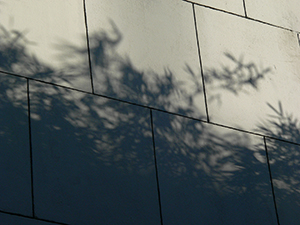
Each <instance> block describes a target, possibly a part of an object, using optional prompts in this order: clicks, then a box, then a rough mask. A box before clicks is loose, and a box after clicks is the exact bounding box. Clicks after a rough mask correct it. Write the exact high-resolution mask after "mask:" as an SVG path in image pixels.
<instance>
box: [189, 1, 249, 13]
mask: <svg viewBox="0 0 300 225" xmlns="http://www.w3.org/2000/svg"><path fill="white" fill-rule="evenodd" d="M192 2H195V3H199V4H203V5H207V6H211V7H213V8H217V9H221V10H224V11H228V12H233V13H236V14H239V15H242V16H244V15H245V12H244V5H243V0H222V1H220V0H194V1H192Z"/></svg>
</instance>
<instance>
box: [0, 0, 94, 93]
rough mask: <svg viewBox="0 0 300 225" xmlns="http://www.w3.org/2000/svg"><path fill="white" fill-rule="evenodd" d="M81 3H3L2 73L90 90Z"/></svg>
mask: <svg viewBox="0 0 300 225" xmlns="http://www.w3.org/2000/svg"><path fill="white" fill-rule="evenodd" d="M83 11H84V9H83V2H82V0H64V1H61V0H43V1H40V0H30V1H27V0H2V1H1V14H0V21H1V24H0V38H1V43H0V51H1V54H0V59H1V62H0V70H4V71H7V72H12V73H17V74H21V75H26V76H29V77H34V78H37V79H42V80H45V81H49V82H53V83H57V84H62V85H65V86H71V87H75V88H80V89H83V90H87V91H90V90H91V81H90V75H89V63H88V55H87V45H86V35H85V25H84V13H83Z"/></svg>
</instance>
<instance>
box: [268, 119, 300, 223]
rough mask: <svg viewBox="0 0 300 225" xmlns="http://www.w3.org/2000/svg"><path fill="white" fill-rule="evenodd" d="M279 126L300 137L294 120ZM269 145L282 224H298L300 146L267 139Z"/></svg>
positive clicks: (299, 205) (299, 207)
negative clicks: (288, 124)
mask: <svg viewBox="0 0 300 225" xmlns="http://www.w3.org/2000/svg"><path fill="white" fill-rule="evenodd" d="M279 126H280V128H281V129H283V130H285V131H286V132H289V133H290V134H293V135H294V136H295V138H297V139H299V138H300V137H299V133H298V131H297V130H295V129H293V128H294V126H293V123H292V122H291V123H290V126H284V125H283V124H279ZM286 128H287V129H286ZM267 147H268V152H269V158H270V165H271V171H272V177H273V184H274V189H275V196H276V204H277V208H278V215H279V221H280V224H282V225H288V224H297V223H299V220H300V216H299V212H300V194H299V193H300V178H299V171H300V147H299V146H297V145H294V144H289V143H286V142H282V141H276V140H272V139H267Z"/></svg>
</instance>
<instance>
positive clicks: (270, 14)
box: [245, 0, 300, 31]
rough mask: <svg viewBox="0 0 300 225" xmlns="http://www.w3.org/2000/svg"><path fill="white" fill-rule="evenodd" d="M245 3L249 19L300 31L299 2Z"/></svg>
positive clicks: (254, 0) (263, 0) (249, 0)
mask: <svg viewBox="0 0 300 225" xmlns="http://www.w3.org/2000/svg"><path fill="white" fill-rule="evenodd" d="M245 1H246V8H247V13H248V16H249V17H251V18H254V19H258V20H262V21H264V22H267V23H272V24H275V25H278V26H282V27H285V28H289V29H293V30H296V31H300V16H299V10H300V2H299V1H298V0H289V1H281V0H245Z"/></svg>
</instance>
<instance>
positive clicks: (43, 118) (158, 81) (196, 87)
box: [0, 23, 299, 224]
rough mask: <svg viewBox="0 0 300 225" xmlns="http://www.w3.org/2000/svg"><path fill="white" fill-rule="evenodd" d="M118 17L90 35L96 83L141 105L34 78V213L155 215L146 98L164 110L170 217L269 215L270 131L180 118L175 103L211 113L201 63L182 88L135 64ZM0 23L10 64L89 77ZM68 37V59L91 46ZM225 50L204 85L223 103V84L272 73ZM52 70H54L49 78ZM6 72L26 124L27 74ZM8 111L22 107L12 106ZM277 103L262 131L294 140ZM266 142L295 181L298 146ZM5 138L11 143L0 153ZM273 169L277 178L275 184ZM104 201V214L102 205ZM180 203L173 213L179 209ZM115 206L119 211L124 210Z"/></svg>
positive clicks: (132, 218)
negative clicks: (53, 61) (202, 105)
mask: <svg viewBox="0 0 300 225" xmlns="http://www.w3.org/2000/svg"><path fill="white" fill-rule="evenodd" d="M112 27H113V31H112V32H111V33H108V32H105V31H100V32H99V33H96V34H91V35H90V43H91V49H90V54H91V60H92V65H93V69H94V71H97V72H98V74H100V75H101V77H99V78H98V82H100V89H99V90H100V91H101V94H103V95H106V96H107V97H109V98H116V99H120V100H122V101H127V102H131V103H135V104H136V103H138V104H140V105H143V106H144V107H142V106H136V105H135V106H134V105H129V104H127V103H123V102H120V101H116V100H112V99H109V98H102V97H100V96H96V95H91V94H88V93H82V92H80V91H74V90H70V89H66V88H63V87H58V86H55V85H50V84H44V83H41V82H37V81H32V80H30V82H29V84H30V85H29V88H30V89H29V91H30V110H31V111H30V112H31V125H32V126H31V132H32V147H33V168H34V174H33V175H34V177H35V183H34V185H35V190H36V193H35V199H36V200H35V201H36V202H35V204H36V206H38V207H37V208H38V210H37V214H38V215H39V216H40V217H42V218H54V219H55V220H57V221H61V222H68V223H69V222H83V223H84V222H86V217H85V216H83V215H88V216H89V218H91V219H90V221H89V222H91V223H94V222H95V221H93V219H92V218H97V219H99V220H101V221H102V222H103V224H113V223H115V224H121V223H122V222H124V220H126V221H128V223H130V224H140V223H141V221H143V224H152V223H156V222H157V221H159V218H158V210H157V207H158V204H157V197H156V178H155V161H154V156H153V149H152V132H151V119H152V118H151V117H150V110H149V108H148V107H155V108H156V109H159V110H162V111H165V112H161V111H159V110H153V124H154V141H155V146H156V149H155V150H156V152H157V163H158V175H159V182H160V184H161V193H162V212H163V217H164V218H166V219H168V220H169V221H172V222H173V224H180V223H183V222H184V221H185V223H187V221H188V224H195V223H197V222H199V221H196V219H200V218H202V221H205V223H206V224H216V223H218V222H219V221H223V223H224V224H271V223H273V221H274V219H275V217H274V211H273V205H272V193H271V186H270V181H269V177H268V168H267V163H266V157H265V147H264V145H263V139H262V138H257V137H255V138H254V139H255V140H254V141H253V137H252V135H248V134H244V133H242V132H236V131H231V130H229V129H225V128H220V127H215V126H213V125H210V124H205V123H203V122H200V120H197V121H196V120H192V119H187V118H184V117H182V116H175V115H174V113H175V114H179V115H183V116H186V115H197V119H204V116H203V115H202V114H201V112H199V111H198V109H197V107H196V106H195V102H194V101H195V99H196V98H197V97H198V96H202V95H203V88H202V84H201V82H200V80H201V76H200V75H201V74H200V72H195V71H193V70H192V69H191V67H190V66H189V65H188V64H186V68H185V69H186V71H188V72H189V76H190V77H188V78H187V80H190V81H192V82H193V87H192V88H191V89H190V90H188V91H187V90H186V89H185V87H184V85H185V84H184V83H182V82H178V81H177V79H176V76H175V74H174V73H173V72H172V71H171V70H170V69H166V70H165V72H164V74H158V73H156V72H155V71H150V72H149V71H140V70H138V69H136V68H135V66H134V65H133V64H132V63H131V61H130V58H129V57H121V56H120V55H119V54H118V52H117V46H118V45H119V44H120V42H121V41H122V35H121V33H120V31H118V29H117V27H116V25H114V24H113V23H112ZM0 29H1V35H0V36H1V38H2V39H1V42H0V67H1V68H2V69H3V70H5V71H6V72H11V73H18V74H21V75H26V74H27V72H28V71H30V73H33V74H34V76H33V77H32V78H35V79H41V80H47V81H49V82H51V83H57V79H64V80H65V82H66V83H69V84H70V85H71V83H72V82H79V81H80V79H82V77H81V74H82V73H83V70H85V69H86V68H87V67H88V65H81V64H80V65H74V64H70V63H68V62H66V64H65V71H59V72H57V71H55V69H54V68H51V67H49V66H48V65H44V64H43V63H41V62H40V61H39V60H38V59H37V58H36V57H34V56H32V55H30V54H29V53H28V52H27V51H26V45H27V44H29V43H30V42H28V41H27V40H26V37H25V36H26V35H25V34H24V33H21V32H17V31H7V30H5V28H3V27H0ZM62 45H63V47H62V51H63V52H62V55H61V56H60V57H62V58H64V57H77V56H79V57H81V56H82V55H84V54H86V51H85V50H84V49H80V48H77V47H75V46H72V45H71V44H67V43H62ZM225 56H226V57H227V58H228V59H229V60H230V61H231V63H232V64H233V65H235V66H234V67H233V68H232V67H226V66H224V68H223V70H222V71H217V70H215V69H211V70H209V71H208V73H207V74H205V82H206V85H207V87H208V88H213V89H214V90H215V91H216V92H215V93H216V94H215V95H213V98H212V99H209V101H214V100H215V99H218V101H222V98H221V96H222V93H223V92H224V91H228V92H231V93H233V94H235V95H239V94H240V93H241V92H245V91H246V90H247V88H249V87H250V88H254V89H258V84H259V83H260V82H261V81H262V80H263V79H264V77H265V75H266V74H267V73H268V72H269V69H258V68H257V66H256V65H255V64H254V63H244V62H243V58H242V57H241V58H240V59H237V58H236V57H234V56H233V55H232V54H230V53H225ZM51 74H56V75H57V74H58V76H56V78H52V77H51ZM149 74H150V76H149ZM0 78H1V79H2V82H1V90H2V93H3V94H2V95H3V96H2V98H1V104H2V103H3V102H5V104H8V105H7V106H5V114H4V115H3V117H4V120H6V121H10V120H12V119H11V118H10V116H11V115H12V114H13V115H14V119H13V120H15V121H16V123H20V124H24V123H25V122H24V121H25V119H24V118H23V119H20V118H21V117H22V116H23V117H24V115H25V116H26V115H27V99H26V98H25V99H24V96H26V88H25V89H24V88H23V89H22V88H21V87H24V81H22V79H23V78H14V79H15V80H17V81H14V82H11V80H12V78H11V77H10V76H7V75H5V76H0ZM66 78H67V79H66ZM70 79H71V80H70ZM4 81H5V82H4ZM22 85H23V86H22ZM20 90H23V92H22V93H20ZM24 91H25V92H24ZM178 96H179V98H180V99H181V101H180V102H179V101H177V99H178ZM182 103H184V104H182ZM270 107H271V108H272V109H274V110H275V108H274V107H273V106H271V105H270ZM13 110H16V111H17V113H12V112H13ZM168 112H172V114H170V113H168ZM275 113H277V116H276V117H275V118H273V117H270V119H269V120H267V123H269V124H268V125H266V126H265V125H259V126H258V130H260V131H263V133H265V134H267V135H268V136H276V137H282V138H284V139H286V138H292V139H291V140H292V141H294V142H298V141H299V140H298V139H299V129H298V125H296V124H297V121H296V120H294V119H293V118H292V116H287V117H286V116H283V113H282V110H279V111H278V110H275ZM21 115H22V116H21ZM276 120H279V122H278V121H277V122H276ZM2 124H3V122H1V130H0V133H1V134H3V136H4V137H5V138H7V139H12V140H14V139H15V138H16V137H15V136H14V134H11V133H8V132H7V131H6V125H2ZM25 125H26V123H25ZM269 126H275V127H277V130H276V131H275V133H272V134H271V133H268V132H271V131H270V130H269ZM9 129H10V128H9ZM269 134H270V135H269ZM269 142H270V143H271V144H270V145H272V146H273V147H272V148H273V150H272V157H271V165H272V169H273V167H274V168H275V167H276V166H275V163H279V164H280V165H279V166H277V167H276V168H282V169H281V170H280V172H278V173H277V172H275V173H276V174H278V176H282V177H279V178H278V180H284V181H285V183H288V185H290V186H291V185H295V183H293V182H296V184H298V181H297V180H298V179H297V175H298V172H295V174H292V175H291V174H287V173H286V172H287V171H288V167H287V166H288V165H290V163H292V164H297V165H298V160H296V159H295V156H297V150H296V148H295V149H293V148H290V147H284V146H283V145H282V144H278V143H277V142H276V141H274V140H273V139H268V144H269ZM10 148H11V146H9V145H8V146H7V147H4V149H3V152H5V151H9V150H10ZM23 148H24V149H25V148H26V147H23ZM282 155H285V158H284V159H282ZM37 168H38V169H37ZM276 179H277V178H274V184H275V185H277V187H279V186H280V185H279V183H278V182H277V181H276ZM276 182H277V184H276ZM99 189H100V191H99ZM297 190H298V189H297V188H296V189H295V190H294V191H293V193H296V192H297ZM87 193H88V194H87ZM286 194H287V195H289V192H287V193H286ZM287 195H282V196H281V197H280V198H281V199H282V201H287V199H290V197H288V196H287ZM289 196H290V195H289ZM150 197H151V198H150ZM103 199H104V200H103ZM149 199H151V200H149ZM289 201H290V200H289ZM62 202H63V204H62ZM128 202H130V203H128ZM128 204H130V206H128ZM78 205H80V206H86V205H88V207H77V206H78ZM297 205H298V202H297ZM249 206H250V208H251V210H249ZM91 208H94V209H95V210H91ZM99 209H101V210H103V212H102V213H99V211H98V210H99ZM135 210H136V211H135ZM179 210H181V213H179V212H178V211H179ZM70 211H71V212H72V213H70ZM174 211H175V212H178V214H177V213H176V215H174ZM116 214H120V216H119V218H116V217H115V215H116ZM74 215H77V216H75V217H74ZM151 215H152V216H151ZM153 215H156V216H153ZM183 215H184V216H183ZM237 215H240V216H237ZM253 215H256V216H253ZM145 218H146V219H145Z"/></svg>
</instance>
